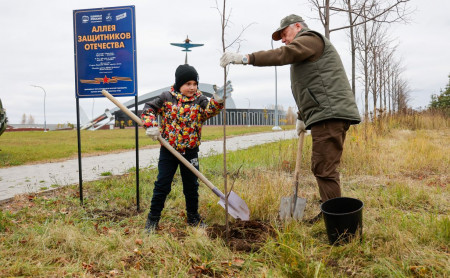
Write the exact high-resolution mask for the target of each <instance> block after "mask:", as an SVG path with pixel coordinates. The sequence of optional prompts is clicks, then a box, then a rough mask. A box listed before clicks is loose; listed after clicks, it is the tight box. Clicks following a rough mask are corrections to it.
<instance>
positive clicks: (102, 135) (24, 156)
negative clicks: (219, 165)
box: [0, 126, 294, 167]
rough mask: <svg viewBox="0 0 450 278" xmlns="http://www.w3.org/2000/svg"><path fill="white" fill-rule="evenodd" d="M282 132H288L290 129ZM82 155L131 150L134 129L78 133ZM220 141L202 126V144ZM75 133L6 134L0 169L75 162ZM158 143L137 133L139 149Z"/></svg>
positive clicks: (219, 132) (216, 129)
mask: <svg viewBox="0 0 450 278" xmlns="http://www.w3.org/2000/svg"><path fill="white" fill-rule="evenodd" d="M271 128H272V127H271V126H251V127H247V126H228V127H227V136H235V135H242V134H248V133H254V132H268V131H271ZM283 128H286V129H292V128H294V127H293V126H284V127H283ZM80 138H81V140H80V141H81V152H82V154H83V155H95V154H104V153H111V152H117V151H124V150H130V149H134V148H135V146H136V143H135V129H134V128H130V129H114V130H96V131H89V130H82V131H81V136H80ZM220 138H223V127H222V126H204V127H203V130H202V140H203V141H205V140H217V139H220ZM77 144H78V141H77V131H76V130H63V131H52V132H42V131H21V132H6V133H4V134H3V135H2V136H1V137H0V167H9V166H17V165H23V164H30V163H36V162H53V161H58V160H61V159H68V158H75V157H76V156H77V153H78V145H77ZM158 144H159V143H158V142H156V141H153V140H151V139H149V138H148V137H146V136H145V130H144V129H142V128H140V129H139V147H140V148H146V147H149V146H152V145H153V146H156V145H158Z"/></svg>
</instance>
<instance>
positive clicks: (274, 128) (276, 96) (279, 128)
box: [271, 40, 281, 130]
mask: <svg viewBox="0 0 450 278" xmlns="http://www.w3.org/2000/svg"><path fill="white" fill-rule="evenodd" d="M271 44H272V49H273V40H272V41H271ZM277 81H278V76H277V67H276V66H275V126H274V127H272V130H281V127H279V126H278V92H277V90H278V84H277Z"/></svg>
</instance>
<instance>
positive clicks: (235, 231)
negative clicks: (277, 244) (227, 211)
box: [206, 220, 275, 252]
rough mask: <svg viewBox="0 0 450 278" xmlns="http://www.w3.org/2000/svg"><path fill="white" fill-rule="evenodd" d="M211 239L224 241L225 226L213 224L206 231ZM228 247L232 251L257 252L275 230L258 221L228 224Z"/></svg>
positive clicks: (266, 223) (267, 224)
mask: <svg viewBox="0 0 450 278" xmlns="http://www.w3.org/2000/svg"><path fill="white" fill-rule="evenodd" d="M206 231H207V233H208V236H209V237H211V238H213V239H214V238H221V239H223V240H224V241H225V242H227V240H226V237H227V235H226V226H225V225H218V224H214V225H212V226H210V227H208V228H207V229H206ZM229 231H230V232H229V239H228V246H229V247H230V249H232V250H234V251H244V252H253V251H257V250H259V249H260V248H261V247H262V246H263V245H264V243H265V242H266V240H267V238H268V237H269V236H274V235H275V229H274V228H273V227H272V226H271V225H270V224H269V223H268V222H264V221H260V220H252V221H236V222H232V223H229Z"/></svg>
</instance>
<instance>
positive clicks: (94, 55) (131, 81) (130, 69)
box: [73, 6, 137, 98]
mask: <svg viewBox="0 0 450 278" xmlns="http://www.w3.org/2000/svg"><path fill="white" fill-rule="evenodd" d="M73 26H74V42H75V47H74V48H75V88H76V97H77V98H93V97H103V95H102V93H101V91H102V89H105V90H107V91H108V92H109V93H110V94H112V95H113V96H136V95H137V74H136V36H135V35H136V24H135V10H134V6H124V7H110V8H98V9H86V10H74V11H73Z"/></svg>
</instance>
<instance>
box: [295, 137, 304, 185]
mask: <svg viewBox="0 0 450 278" xmlns="http://www.w3.org/2000/svg"><path fill="white" fill-rule="evenodd" d="M304 140H305V132H301V133H300V135H299V138H298V148H297V157H296V159H295V172H294V177H295V182H298V178H299V176H300V165H301V164H302V163H301V162H302V153H303V141H304Z"/></svg>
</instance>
